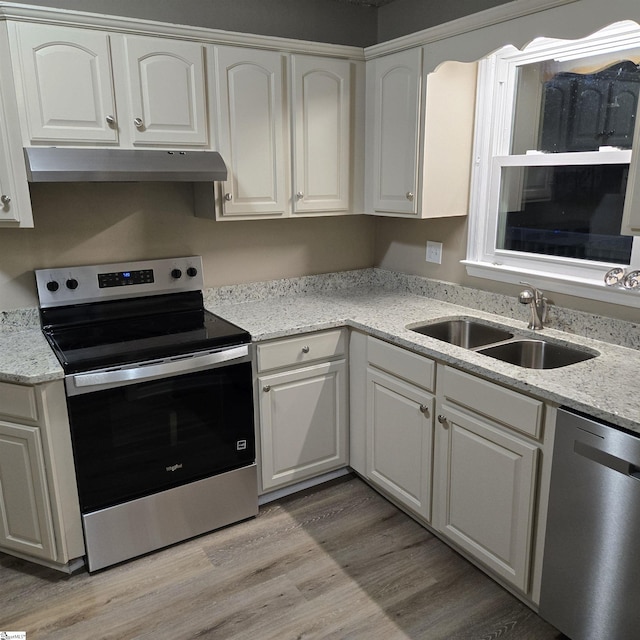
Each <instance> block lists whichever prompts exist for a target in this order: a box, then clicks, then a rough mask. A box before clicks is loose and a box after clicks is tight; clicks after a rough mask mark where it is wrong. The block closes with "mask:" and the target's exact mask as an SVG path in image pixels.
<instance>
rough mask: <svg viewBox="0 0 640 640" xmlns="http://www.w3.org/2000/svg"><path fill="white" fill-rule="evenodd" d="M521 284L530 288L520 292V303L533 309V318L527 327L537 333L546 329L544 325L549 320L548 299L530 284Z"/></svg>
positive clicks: (521, 282)
mask: <svg viewBox="0 0 640 640" xmlns="http://www.w3.org/2000/svg"><path fill="white" fill-rule="evenodd" d="M520 284H524V285H526V286H527V287H528V288H527V289H525V290H524V291H521V292H520V295H519V296H518V301H519V302H520V303H521V304H528V305H529V307H530V309H531V318H530V320H529V324H528V325H527V326H528V327H529V329H533V330H534V331H537V330H538V329H544V323H545V322H546V320H547V309H548V305H547V302H548V301H547V299H546V298H545V296H544V294H543V293H542V291H540V289H536V288H535V287H534V286H533V285H532V284H529V283H528V282H523V281H522V280H521V281H520Z"/></svg>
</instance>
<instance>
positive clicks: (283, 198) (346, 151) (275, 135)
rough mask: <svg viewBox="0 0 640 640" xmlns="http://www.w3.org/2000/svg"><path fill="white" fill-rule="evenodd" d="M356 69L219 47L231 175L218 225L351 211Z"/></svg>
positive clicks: (223, 142) (221, 125) (220, 110)
mask: <svg viewBox="0 0 640 640" xmlns="http://www.w3.org/2000/svg"><path fill="white" fill-rule="evenodd" d="M355 69H356V64H355V63H353V62H350V61H347V60H336V59H329V58H323V57H320V56H306V55H297V54H296V55H291V56H288V55H285V54H282V53H278V52H270V51H260V50H252V49H244V48H239V47H218V48H217V49H216V76H217V85H216V91H217V115H218V123H217V127H216V129H217V134H218V141H219V150H220V153H221V154H222V157H223V158H224V159H225V162H226V163H227V167H228V169H229V178H228V181H227V183H226V184H225V185H224V191H223V193H222V194H221V199H222V202H221V208H220V211H219V212H218V217H219V218H220V219H256V218H269V217H271V218H275V217H289V216H292V215H294V216H303V215H326V214H331V213H345V212H347V211H351V210H352V209H353V207H354V204H353V198H352V185H353V171H352V165H353V164H354V157H355V154H356V146H357V143H356V142H355V132H354V129H355V127H354V121H355V117H354V102H355V94H356V82H355V77H354V76H355V75H356V71H355ZM288 71H289V72H290V73H287V72H288ZM288 87H290V89H289V88H288ZM359 206H361V205H359Z"/></svg>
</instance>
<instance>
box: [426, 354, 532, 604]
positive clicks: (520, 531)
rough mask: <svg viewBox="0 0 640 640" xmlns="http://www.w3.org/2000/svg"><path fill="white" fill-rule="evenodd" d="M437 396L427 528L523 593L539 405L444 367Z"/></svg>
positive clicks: (529, 552) (529, 555)
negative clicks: (430, 514)
mask: <svg viewBox="0 0 640 640" xmlns="http://www.w3.org/2000/svg"><path fill="white" fill-rule="evenodd" d="M438 396H439V404H438V410H437V412H438V418H437V421H436V432H435V447H434V498H433V500H434V517H433V525H434V527H435V528H436V529H437V530H438V531H440V532H441V533H442V534H444V535H445V536H446V537H447V538H449V539H450V540H451V541H453V542H454V543H455V544H456V545H457V546H458V547H459V548H461V549H463V550H464V551H466V552H467V553H469V554H470V555H471V556H472V557H474V558H475V559H477V560H479V561H480V562H481V563H482V564H483V565H485V566H486V567H488V568H489V569H491V570H492V571H493V572H494V573H495V574H497V575H498V576H500V577H501V578H503V579H504V580H505V581H507V582H508V583H510V584H511V585H513V586H514V587H516V588H517V589H519V590H520V591H522V592H524V593H527V592H529V591H530V585H531V581H530V576H531V570H532V563H533V548H534V543H535V536H536V529H535V522H536V515H537V507H538V501H539V495H538V486H539V475H540V472H539V458H541V452H542V442H541V437H542V433H543V430H542V425H543V418H544V404H543V403H542V402H541V401H540V400H537V399H535V398H531V397H529V396H526V395H524V394H521V393H518V392H516V391H512V390H511V389H506V388H504V387H501V386H500V385H497V384H494V383H492V382H489V381H487V380H482V379H480V378H477V377H475V376H473V375H470V374H468V373H464V372H462V371H458V370H456V369H453V368H452V367H447V366H441V367H440V371H439V374H438Z"/></svg>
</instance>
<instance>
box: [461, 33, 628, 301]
mask: <svg viewBox="0 0 640 640" xmlns="http://www.w3.org/2000/svg"><path fill="white" fill-rule="evenodd" d="M638 47H640V26H639V25H638V24H636V23H635V22H630V21H625V22H620V23H616V24H614V25H611V26H609V27H606V28H605V29H602V30H601V31H598V32H597V33H596V34H594V35H592V36H589V37H586V38H583V39H581V40H572V41H567V40H555V39H549V38H540V39H537V40H535V41H534V42H532V43H531V44H530V45H529V46H527V47H526V48H525V49H523V50H522V51H519V50H518V49H516V48H515V47H511V46H508V47H504V48H503V49H501V50H499V51H498V52H496V53H494V54H492V55H490V56H488V57H487V58H485V59H484V60H482V61H480V65H479V69H478V92H477V102H476V128H475V145H474V163H473V164H474V166H473V173H472V180H471V197H470V215H469V236H468V241H467V259H466V260H463V261H462V262H463V264H465V265H466V268H467V273H468V274H469V275H471V276H477V277H481V278H488V279H491V280H498V281H501V282H511V283H517V282H520V281H522V280H523V279H524V280H528V281H534V282H535V284H537V285H538V286H540V287H541V288H545V289H547V290H550V291H555V292H558V293H566V294H569V295H576V296H580V297H586V298H592V299H596V300H602V301H605V302H613V303H616V304H622V305H627V306H634V307H640V295H639V294H638V292H637V291H629V290H624V289H618V288H612V287H607V286H606V285H605V284H604V274H605V273H606V272H607V271H608V270H609V269H611V268H613V267H620V266H625V265H620V264H612V263H608V262H596V261H591V260H579V259H572V258H562V257H557V256H545V255H538V254H532V253H524V252H517V251H506V250H501V249H497V248H496V241H497V233H498V218H499V201H500V191H501V189H500V186H501V175H502V168H503V167H508V166H521V167H526V166H533V167H535V166H558V165H579V164H627V165H628V164H629V162H630V160H631V151H630V150H620V149H611V148H602V149H601V150H600V151H586V152H568V153H537V152H529V153H527V154H523V155H510V154H509V151H510V148H511V135H512V129H513V127H512V121H513V117H514V108H515V99H514V98H515V93H516V82H517V70H518V67H519V66H521V65H525V64H531V63H535V62H541V61H543V60H548V59H550V58H554V59H561V60H570V59H576V58H581V57H586V56H592V55H596V54H600V53H610V52H611V53H612V52H618V51H624V50H625V49H633V48H638ZM638 119H639V120H640V113H639V115H638ZM636 126H640V122H638V124H637V125H636ZM636 151H637V152H640V150H636ZM627 266H628V267H629V268H630V269H640V238H634V242H633V249H632V254H631V260H630V264H629V265H627Z"/></svg>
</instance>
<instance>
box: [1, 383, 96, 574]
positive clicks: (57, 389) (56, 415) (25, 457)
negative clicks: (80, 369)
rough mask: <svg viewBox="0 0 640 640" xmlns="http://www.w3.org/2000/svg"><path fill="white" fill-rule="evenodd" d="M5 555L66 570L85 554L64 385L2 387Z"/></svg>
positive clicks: (12, 385) (2, 518)
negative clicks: (71, 562)
mask: <svg viewBox="0 0 640 640" xmlns="http://www.w3.org/2000/svg"><path fill="white" fill-rule="evenodd" d="M0 551H2V552H5V553H9V554H13V555H17V556H20V557H24V558H28V559H33V560H35V561H40V562H42V563H44V564H47V565H49V566H54V567H56V568H61V569H64V568H65V566H66V565H68V563H69V562H70V561H72V560H74V559H77V558H80V557H81V556H82V555H83V554H84V543H83V538H82V524H81V521H80V509H79V506H78V495H77V490H76V484H75V474H74V470H73V457H72V453H71V435H70V430H69V423H68V419H67V410H66V404H65V395H64V388H63V383H62V381H61V380H56V381H55V382H50V383H44V384H40V385H36V386H35V387H30V386H23V385H17V384H10V383H6V382H0Z"/></svg>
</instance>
